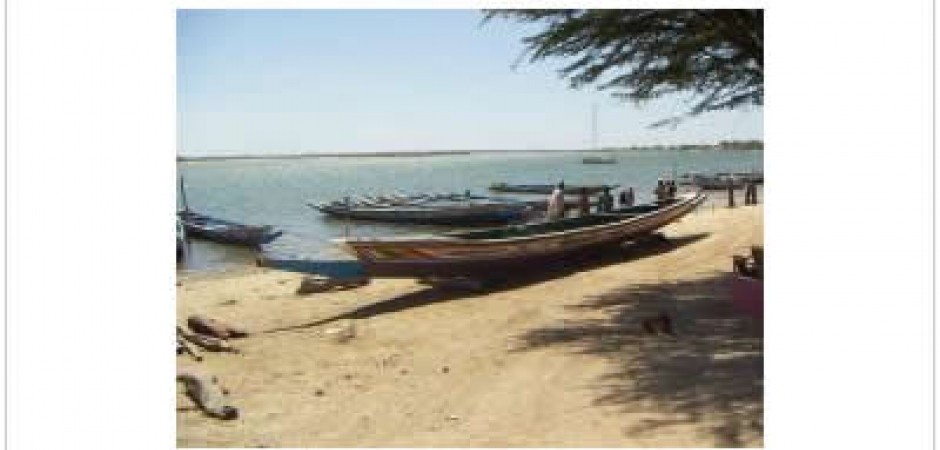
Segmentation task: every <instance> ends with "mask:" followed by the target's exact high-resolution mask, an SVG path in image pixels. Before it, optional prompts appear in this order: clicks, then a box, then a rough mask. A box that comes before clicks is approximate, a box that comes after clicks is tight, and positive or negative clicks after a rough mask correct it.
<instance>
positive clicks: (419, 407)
mask: <svg viewBox="0 0 940 450" xmlns="http://www.w3.org/2000/svg"><path fill="white" fill-rule="evenodd" d="M742 200H743V198H742ZM739 201H740V200H739ZM762 217H763V208H762V206H749V207H738V208H734V209H727V208H723V207H720V206H712V205H709V206H704V207H702V208H700V209H699V210H698V211H697V212H696V213H694V214H692V215H689V216H687V217H686V218H684V219H683V220H682V221H680V222H678V223H675V224H673V225H670V226H669V227H667V228H665V229H664V230H663V231H664V233H665V235H666V236H667V237H668V238H669V239H670V242H669V243H668V244H659V245H644V246H628V247H627V248H626V249H625V250H624V251H623V252H621V253H620V254H617V255H614V256H611V257H609V258H606V259H605V260H603V261H581V262H574V263H572V264H571V266H570V267H568V268H567V269H565V270H562V271H556V272H553V273H550V274H544V273H543V274H536V275H527V276H525V277H520V279H519V281H518V282H516V283H515V284H514V285H512V286H498V287H495V288H493V290H490V291H487V292H467V291H460V290H453V289H450V290H448V289H440V288H430V287H428V286H424V285H420V284H418V283H416V282H414V281H411V280H374V281H373V282H372V283H371V284H369V285H367V286H364V287H360V288H356V289H351V290H347V291H340V292H331V293H321V294H310V295H304V296H300V295H297V294H295V291H296V289H297V287H298V285H299V283H300V280H301V278H302V275H300V274H293V273H287V272H278V271H271V270H266V269H259V268H250V269H245V270H238V271H234V272H228V273H217V274H211V275H205V274H204V275H190V276H183V277H181V279H180V281H179V283H178V287H177V309H178V313H177V314H178V319H179V323H181V324H185V318H186V317H187V316H188V315H189V314H194V313H200V314H205V315H208V316H211V317H216V318H219V319H222V320H227V321H230V322H233V323H237V324H239V325H243V326H245V327H247V328H249V329H250V330H251V331H252V332H253V334H252V336H250V337H249V338H247V339H243V340H235V341H233V343H234V344H235V345H236V346H237V347H239V348H240V349H241V350H242V353H241V354H228V353H225V354H209V353H205V354H204V355H205V360H204V361H203V362H201V363H197V362H195V361H193V360H192V359H191V358H189V357H188V356H179V357H177V362H178V366H180V367H197V368H199V369H200V370H203V371H206V372H209V373H211V374H214V375H216V376H218V378H219V379H220V380H221V382H222V384H223V385H224V386H225V387H227V388H228V389H229V390H230V391H231V394H230V401H231V404H233V405H234V406H236V407H238V408H239V409H240V411H241V417H240V418H239V419H238V420H234V421H220V420H217V419H212V418H209V417H206V416H205V415H203V414H202V413H201V412H200V411H199V410H197V409H195V408H194V407H193V406H192V403H191V402H190V401H189V400H188V399H187V398H185V397H184V396H183V395H182V394H179V393H178V396H177V398H178V402H177V405H178V406H177V412H176V415H177V444H178V445H179V446H181V447H262V446H263V447H715V446H718V447H736V446H746V447H760V446H763V339H762V334H763V332H762V326H761V324H760V323H759V322H755V321H753V320H751V319H748V318H746V317H744V316H742V315H740V314H738V313H737V312H736V311H735V310H734V308H733V307H732V306H731V304H730V299H729V289H728V287H727V279H728V276H729V274H730V271H731V255H732V254H735V253H745V252H746V251H747V250H748V248H749V246H751V245H754V244H763V220H762ZM660 311H666V312H668V313H669V314H671V315H672V316H673V317H675V318H676V328H677V334H678V336H677V337H675V338H673V337H668V336H651V335H648V334H646V333H645V332H643V329H642V326H641V323H640V321H641V320H642V319H643V318H645V317H649V316H652V315H655V314H657V313H658V312H660ZM168 328H169V327H168Z"/></svg>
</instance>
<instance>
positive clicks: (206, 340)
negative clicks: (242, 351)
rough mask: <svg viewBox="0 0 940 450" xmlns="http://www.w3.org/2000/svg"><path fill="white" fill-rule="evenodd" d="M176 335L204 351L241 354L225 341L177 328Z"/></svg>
mask: <svg viewBox="0 0 940 450" xmlns="http://www.w3.org/2000/svg"><path fill="white" fill-rule="evenodd" d="M176 333H177V336H180V337H182V338H183V339H185V340H186V341H188V342H191V343H193V344H196V345H197V346H199V348H201V349H203V350H209V351H210V352H230V353H239V351H238V349H237V348H235V347H232V345H231V344H229V343H228V341H226V340H225V339H221V338H217V337H215V336H209V335H205V334H200V333H187V332H185V331H183V329H182V328H180V327H176Z"/></svg>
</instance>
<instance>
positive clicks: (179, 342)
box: [176, 327, 202, 361]
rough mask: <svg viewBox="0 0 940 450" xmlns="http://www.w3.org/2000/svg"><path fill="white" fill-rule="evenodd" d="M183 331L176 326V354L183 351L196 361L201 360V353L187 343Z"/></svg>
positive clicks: (180, 353)
mask: <svg viewBox="0 0 940 450" xmlns="http://www.w3.org/2000/svg"><path fill="white" fill-rule="evenodd" d="M185 334H186V333H185V332H183V329H182V328H180V327H176V354H177V355H182V354H183V353H186V354H188V355H189V356H192V357H193V359H195V360H196V361H202V355H200V354H199V351H198V350H196V349H195V348H193V346H192V345H189V342H188V341H187V340H186V337H185Z"/></svg>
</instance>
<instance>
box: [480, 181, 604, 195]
mask: <svg viewBox="0 0 940 450" xmlns="http://www.w3.org/2000/svg"><path fill="white" fill-rule="evenodd" d="M556 186H557V185H554V184H508V183H493V184H491V185H490V190H491V191H494V192H514V193H518V194H545V195H548V194H551V193H552V191H554V190H555V187H556ZM617 186H619V185H618V184H611V185H593V186H577V185H568V184H566V185H565V193H566V194H578V193H580V192H581V189H582V188H584V189H587V192H588V194H589V195H590V194H597V193H599V192H601V191H603V190H604V188H605V187H608V188H610V189H614V188H616V187H617Z"/></svg>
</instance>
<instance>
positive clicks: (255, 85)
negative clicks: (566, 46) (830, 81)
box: [177, 10, 763, 155]
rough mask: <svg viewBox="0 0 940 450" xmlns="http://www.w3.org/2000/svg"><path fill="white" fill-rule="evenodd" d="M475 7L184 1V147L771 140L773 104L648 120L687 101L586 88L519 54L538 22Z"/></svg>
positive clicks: (333, 148) (273, 149)
mask: <svg viewBox="0 0 940 450" xmlns="http://www.w3.org/2000/svg"><path fill="white" fill-rule="evenodd" d="M481 20H482V13H480V12H479V11H475V10H180V11H179V12H178V16H177V93H178V96H177V101H178V106H177V108H178V117H177V123H178V130H179V135H178V146H179V148H178V151H179V153H180V154H183V155H221V154H265V153H297V152H357V151H408V150H474V149H581V148H590V146H591V108H592V105H595V104H596V105H597V110H598V119H597V128H598V145H599V146H601V147H603V146H625V145H635V144H660V143H667V144H668V143H698V142H702V143H710V142H715V141H718V140H724V139H760V138H762V137H763V117H762V111H761V109H759V108H757V109H751V110H749V111H735V112H721V113H711V114H708V115H705V116H702V117H699V118H695V119H691V120H687V121H685V122H684V123H683V124H681V125H679V126H678V127H676V128H659V129H649V128H648V127H647V125H649V124H650V123H652V122H655V121H657V120H659V119H663V118H666V117H670V116H672V115H674V114H677V113H680V112H682V111H684V110H685V109H686V103H685V99H679V98H669V99H662V100H658V101H656V102H653V103H646V104H642V105H634V104H632V103H623V102H620V101H617V100H615V99H613V98H611V97H610V95H609V94H608V93H605V92H598V91H596V90H595V89H593V88H590V87H589V88H585V89H581V90H572V89H569V88H568V85H567V82H566V81H565V80H562V79H560V78H559V77H558V76H557V73H556V69H557V68H558V67H559V66H560V64H561V62H547V63H546V62H540V63H536V64H534V65H533V64H523V65H521V66H520V67H518V68H517V69H515V70H513V68H512V67H511V66H512V64H513V62H514V61H516V60H517V58H518V57H519V55H520V54H521V53H522V51H523V46H522V44H521V42H520V39H521V38H522V37H523V36H525V35H527V34H528V32H531V31H532V30H533V28H531V27H530V28H528V29H526V28H525V27H524V26H522V25H520V24H518V23H514V22H509V21H504V20H499V21H493V22H490V23H487V24H485V25H481Z"/></svg>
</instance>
